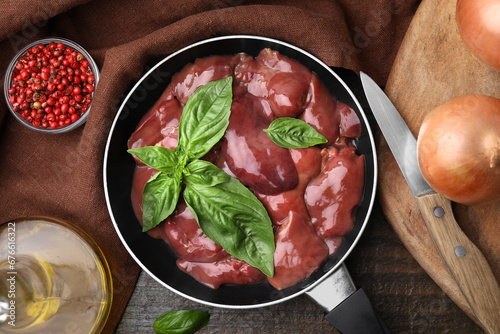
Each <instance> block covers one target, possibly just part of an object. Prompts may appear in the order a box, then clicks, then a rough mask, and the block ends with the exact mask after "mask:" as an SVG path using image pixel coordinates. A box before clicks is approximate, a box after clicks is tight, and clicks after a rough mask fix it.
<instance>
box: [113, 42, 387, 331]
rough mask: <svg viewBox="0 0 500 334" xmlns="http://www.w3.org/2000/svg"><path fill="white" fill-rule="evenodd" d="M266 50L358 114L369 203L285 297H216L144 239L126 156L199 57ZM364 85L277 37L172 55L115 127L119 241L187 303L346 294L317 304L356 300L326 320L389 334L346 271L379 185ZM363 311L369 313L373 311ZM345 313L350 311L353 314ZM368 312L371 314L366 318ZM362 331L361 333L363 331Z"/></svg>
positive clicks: (241, 293) (127, 102)
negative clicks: (150, 114)
mask: <svg viewBox="0 0 500 334" xmlns="http://www.w3.org/2000/svg"><path fill="white" fill-rule="evenodd" d="M263 48H271V49H273V50H276V51H279V52H280V53H281V54H283V55H285V56H287V57H289V58H291V59H294V60H296V61H298V62H300V63H302V64H303V65H304V66H306V67H308V68H309V69H310V70H311V71H313V72H315V73H316V74H317V75H318V76H319V77H320V78H321V80H322V81H323V83H324V84H325V85H326V87H328V89H329V90H330V92H331V94H332V95H333V96H334V97H335V98H336V99H337V100H339V101H342V102H344V103H346V104H347V105H349V106H350V107H351V108H353V109H354V110H355V112H356V113H357V115H358V117H359V119H360V120H361V124H362V129H363V130H362V134H361V137H360V138H359V139H358V140H357V142H356V146H357V149H358V151H359V153H360V154H363V155H364V156H365V164H366V166H365V189H364V194H363V199H362V203H361V205H360V206H359V207H358V208H357V211H356V220H355V223H354V226H353V228H352V230H351V231H350V232H349V233H348V234H347V235H346V236H345V237H344V239H343V241H342V243H341V246H340V248H339V249H338V251H337V252H336V253H335V254H333V255H332V256H330V257H329V258H328V260H327V261H326V262H325V263H324V264H323V265H322V266H321V267H320V268H319V269H318V270H317V271H316V272H315V273H313V274H312V275H311V276H310V277H309V278H307V279H305V280H303V281H301V282H299V283H297V284H296V285H294V286H291V287H289V288H286V289H284V290H281V291H277V290H276V289H274V288H273V287H272V286H271V285H269V284H268V283H261V284H257V285H244V286H222V287H220V288H219V289H217V290H213V289H210V288H208V287H206V286H204V285H202V284H200V283H198V282H197V281H196V280H195V279H193V278H192V277H191V276H189V275H187V274H185V273H184V272H182V271H181V270H179V269H178V268H177V266H176V259H177V256H176V254H175V253H174V252H173V251H172V250H171V249H170V247H169V246H168V245H167V244H166V243H165V242H164V241H163V240H156V239H153V238H151V237H149V236H148V235H147V234H146V233H143V232H141V226H140V224H139V222H138V221H137V219H136V217H135V215H134V212H133V210H132V205H131V201H130V192H131V187H132V178H133V172H134V167H135V162H134V159H133V158H132V156H131V155H130V154H128V153H127V151H126V150H127V140H128V138H129V136H130V135H131V134H132V132H133V131H134V130H135V128H136V126H137V124H138V122H139V120H140V119H141V117H142V116H143V115H144V114H145V113H146V112H147V111H148V110H149V109H150V107H151V106H152V105H153V104H154V103H155V102H156V101H157V99H158V98H159V97H160V95H161V94H162V93H163V91H164V89H165V88H166V87H167V85H168V84H169V82H170V79H171V77H172V76H173V75H174V74H175V73H177V72H179V71H180V70H181V69H182V68H183V67H184V66H185V65H187V64H188V63H191V62H194V60H195V59H196V58H201V57H207V56H211V55H216V54H217V55H226V54H227V55H234V54H237V53H240V52H245V53H247V54H249V55H251V56H254V57H256V56H257V55H258V53H259V52H260V50H262V49H263ZM340 75H342V76H343V77H344V78H347V80H348V81H351V83H350V84H349V85H348V84H347V83H346V82H345V81H344V80H343V79H341V77H340ZM357 79H358V77H357V75H356V74H354V72H349V71H346V70H342V69H336V70H335V71H334V70H333V69H331V68H330V67H328V66H326V65H325V64H324V63H322V62H321V61H320V60H319V59H317V58H316V57H314V56H313V55H311V54H309V53H307V52H305V51H303V50H301V49H299V48H297V47H295V46H293V45H290V44H287V43H284V42H281V41H278V40H274V39H270V38H265V37H258V36H248V35H244V36H224V37H217V38H213V39H209V40H205V41H201V42H198V43H195V44H192V45H190V46H188V47H186V48H184V49H181V50H179V51H177V52H175V53H173V54H171V55H169V56H168V57H166V58H165V59H163V60H162V61H160V62H159V63H158V64H156V65H155V66H154V67H153V68H152V69H151V70H149V71H148V72H147V73H146V74H145V75H144V76H143V77H142V78H141V79H140V80H139V82H138V83H137V84H136V85H135V86H134V87H133V88H132V89H131V91H130V93H129V94H128V95H127V96H126V98H125V99H124V101H123V104H122V105H121V107H120V109H119V110H118V113H117V115H116V117H115V120H114V122H113V125H112V127H111V130H110V134H109V137H108V141H107V145H106V150H105V157H104V190H105V195H106V201H107V204H108V209H109V213H110V215H111V218H112V220H113V223H114V225H115V228H116V231H117V233H118V235H119V237H120V238H121V240H122V242H123V244H124V245H125V247H126V248H127V250H128V251H129V253H130V254H131V255H132V257H133V258H134V259H135V260H136V261H137V263H138V264H139V265H140V266H141V267H142V268H143V269H144V270H145V271H146V272H147V273H148V274H149V275H151V276H152V277H153V278H155V279H156V280H157V281H158V282H160V283H161V284H163V285H164V286H166V287H167V288H169V289H171V290H172V291H174V292H176V293H178V294H180V295H182V296H184V297H186V298H189V299H191V300H194V301H197V302H200V303H203V304H207V305H212V306H219V307H226V308H254V307H262V306H267V305H272V304H276V303H279V302H283V301H285V300H288V299H290V298H293V297H296V296H298V295H300V294H302V293H304V292H306V293H307V294H308V295H310V296H312V297H313V298H315V299H318V298H317V297H315V296H320V298H321V297H324V296H325V292H324V289H325V288H326V289H327V290H335V289H336V290H338V289H340V290H342V291H343V292H341V293H340V295H339V292H337V293H333V295H332V296H331V300H330V299H329V297H327V300H318V302H319V303H320V304H321V305H323V306H324V307H325V308H326V309H327V311H328V312H330V311H331V309H332V308H333V307H334V306H336V305H337V304H339V302H340V301H342V300H344V298H345V297H349V296H351V297H352V298H347V301H344V302H341V303H340V305H339V306H338V307H337V308H336V309H335V310H333V311H332V312H330V314H329V315H328V316H327V318H328V319H329V320H330V321H331V322H332V323H333V324H334V325H335V326H336V327H337V329H339V330H340V331H342V332H349V331H350V327H352V326H351V323H352V325H356V326H357V328H353V330H354V331H353V333H356V334H358V333H362V332H363V331H362V330H364V329H366V330H367V331H366V333H377V332H383V330H382V329H380V328H383V327H384V326H383V324H382V325H380V323H379V322H378V321H377V318H376V317H375V316H374V315H373V314H372V309H371V305H370V304H369V301H368V300H367V298H366V295H365V294H364V292H363V291H362V290H358V291H356V292H354V291H355V289H354V286H353V284H352V282H349V274H348V273H347V271H346V269H345V266H344V265H343V261H344V260H345V258H346V257H347V256H348V255H349V253H350V252H351V251H352V249H353V248H354V246H355V244H356V243H357V241H358V240H359V238H360V236H361V234H362V232H363V230H364V228H365V226H366V224H367V222H368V218H369V215H370V212H371V209H372V205H373V201H374V197H375V188H376V180H377V168H376V166H377V162H376V153H375V144H374V141H373V137H372V133H371V130H370V126H369V123H368V120H367V117H366V114H365V111H366V107H364V103H363V102H364V95H362V93H361V90H358V88H357V87H356V81H357ZM350 87H351V88H350ZM360 96H361V98H360ZM342 277H343V278H342ZM339 283H341V284H339ZM342 284H343V285H342ZM335 285H336V286H335ZM330 286H331V289H330ZM339 286H340V288H339ZM346 289H347V290H346ZM352 292H354V293H352ZM342 293H343V294H344V296H342ZM330 294H331V293H330ZM360 298H361V299H360ZM357 299H360V300H361V301H359V300H357ZM335 300H336V301H335ZM348 300H350V302H348ZM363 303H365V304H366V305H365V304H363ZM349 305H351V306H349ZM363 305H365V306H366V307H367V309H366V310H365V309H364V308H363V307H364V306H363ZM345 307H348V308H347V311H346V310H345ZM350 307H354V309H353V310H351V309H350ZM343 308H344V309H343ZM339 312H340V314H341V315H340V317H339V320H338V321H336V320H335V319H333V320H332V318H336V313H339ZM346 312H347V313H346ZM366 312H368V313H367V314H364V313H366ZM356 314H358V315H359V314H361V316H362V318H366V317H368V318H366V319H364V320H363V319H361V321H360V320H356V321H347V324H346V325H347V327H343V326H345V324H342V323H341V322H345V321H344V320H346V319H349V316H353V315H356ZM369 319H371V320H373V323H369V322H366V321H368V320H369ZM360 324H361V327H359V325H360ZM377 328H379V330H377Z"/></svg>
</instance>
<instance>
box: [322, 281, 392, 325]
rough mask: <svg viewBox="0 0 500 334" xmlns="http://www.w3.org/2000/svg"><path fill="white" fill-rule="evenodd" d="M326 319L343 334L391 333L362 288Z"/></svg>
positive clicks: (332, 311)
mask: <svg viewBox="0 0 500 334" xmlns="http://www.w3.org/2000/svg"><path fill="white" fill-rule="evenodd" d="M326 319H327V320H328V321H330V323H331V324H332V325H333V326H334V327H335V328H336V329H337V330H338V331H339V332H340V333H343V334H365V333H366V334H379V333H380V334H384V333H390V332H389V330H388V329H387V327H386V326H385V324H384V322H383V321H382V319H381V318H380V317H379V316H378V314H377V312H375V309H374V308H373V306H372V304H371V302H370V300H369V299H368V296H367V295H366V293H365V291H364V290H363V289H362V288H360V289H358V290H357V291H356V292H354V293H353V294H352V295H350V296H349V297H347V299H346V300H344V301H343V302H342V303H341V304H340V305H339V306H337V307H336V308H334V309H333V310H331V311H330V312H329V313H328V314H327V315H326Z"/></svg>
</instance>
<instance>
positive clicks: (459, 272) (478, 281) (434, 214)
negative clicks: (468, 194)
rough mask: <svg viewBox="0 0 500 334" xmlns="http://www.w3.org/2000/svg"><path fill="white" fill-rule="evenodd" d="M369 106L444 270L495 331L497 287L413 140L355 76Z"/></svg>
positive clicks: (372, 88) (499, 319) (378, 95)
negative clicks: (422, 165)
mask: <svg viewBox="0 0 500 334" xmlns="http://www.w3.org/2000/svg"><path fill="white" fill-rule="evenodd" d="M360 78H361V83H362V86H363V89H364V91H365V95H366V98H367V100H368V104H369V105H370V108H371V110H372V112H373V114H374V116H375V119H376V121H377V123H378V125H379V127H380V130H381V131H382V134H383V135H384V137H385V139H386V141H387V144H388V145H389V148H390V149H391V151H392V154H393V155H394V157H395V159H396V162H397V163H398V165H399V168H400V169H401V172H402V173H403V176H404V178H405V180H406V182H407V183H408V186H409V187H410V190H411V192H412V194H413V196H414V197H415V200H416V202H417V204H418V207H419V209H420V211H421V213H422V216H423V217H424V221H425V224H426V226H427V229H428V231H429V234H430V235H431V238H432V240H433V242H434V244H435V246H436V248H437V250H438V252H439V254H440V256H441V258H442V259H443V261H444V263H445V265H446V267H447V268H448V271H449V272H450V274H451V276H452V277H453V279H454V280H455V282H456V283H457V285H458V287H459V289H460V291H461V292H462V294H463V295H464V297H465V299H466V300H467V302H468V304H469V306H470V308H471V310H472V312H473V313H474V315H475V316H476V317H477V319H478V320H479V322H480V324H481V325H482V326H483V329H484V330H485V331H486V332H487V333H500V287H499V285H498V282H497V280H496V278H495V275H494V274H493V271H492V270H491V267H490V266H489V264H488V262H487V260H486V259H485V257H484V255H483V254H482V253H481V251H480V250H479V249H478V248H477V247H476V246H475V245H474V244H473V243H472V242H471V241H470V240H469V239H468V238H467V236H466V235H465V234H464V233H463V232H462V230H461V229H460V227H459V225H458V224H457V222H456V220H455V218H454V216H453V212H452V208H451V203H450V201H449V200H448V199H446V198H445V197H444V196H442V195H439V194H437V193H436V192H435V191H434V190H433V189H432V188H431V187H430V186H429V185H428V184H427V182H426V181H425V180H424V178H423V176H422V174H421V172H420V169H419V167H418V162H417V141H416V139H415V137H414V136H413V134H412V132H411V131H410V129H409V128H408V126H407V125H406V123H405V121H404V120H403V118H402V117H401V115H400V114H399V112H398V111H397V110H396V108H395V107H394V105H393V104H392V102H391V101H390V100H389V98H388V97H387V96H386V95H385V93H384V92H383V91H382V89H381V88H380V87H379V86H378V85H377V84H376V83H375V82H374V81H373V80H372V79H371V78H370V77H369V76H368V75H366V74H365V73H363V72H361V73H360Z"/></svg>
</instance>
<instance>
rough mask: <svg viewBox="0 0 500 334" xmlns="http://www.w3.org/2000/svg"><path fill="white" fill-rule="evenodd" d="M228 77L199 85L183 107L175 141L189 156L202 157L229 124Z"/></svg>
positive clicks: (231, 93) (229, 86) (229, 80)
mask: <svg viewBox="0 0 500 334" xmlns="http://www.w3.org/2000/svg"><path fill="white" fill-rule="evenodd" d="M232 82H233V78H232V77H227V78H225V79H221V80H218V81H213V82H210V83H208V84H206V85H204V86H201V87H199V88H198V89H197V90H196V91H195V92H194V93H193V95H191V96H190V97H189V99H188V101H187V103H186V105H185V106H184V109H183V111H182V116H181V120H180V124H179V143H178V145H181V146H182V147H183V148H184V149H185V151H186V152H189V154H190V156H191V157H192V159H197V158H201V157H202V156H204V155H205V154H206V153H207V152H208V151H209V150H210V149H211V148H212V147H213V146H214V145H215V144H216V143H217V142H218V141H219V140H220V139H221V138H222V137H223V136H224V133H225V132H226V129H227V127H228V125H229V115H230V113H231V103H232V102H233V89H232Z"/></svg>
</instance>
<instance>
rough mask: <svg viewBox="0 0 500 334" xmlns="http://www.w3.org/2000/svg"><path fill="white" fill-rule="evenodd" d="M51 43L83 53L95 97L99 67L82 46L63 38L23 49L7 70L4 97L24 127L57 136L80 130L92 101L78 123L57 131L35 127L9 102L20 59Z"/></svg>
mask: <svg viewBox="0 0 500 334" xmlns="http://www.w3.org/2000/svg"><path fill="white" fill-rule="evenodd" d="M51 42H54V43H63V44H64V46H65V47H71V48H73V49H74V50H76V51H78V52H80V53H82V55H83V56H84V58H85V59H86V60H87V61H88V62H89V67H90V69H91V70H92V72H93V73H94V77H95V80H94V84H93V85H94V91H93V92H92V93H91V96H92V98H93V97H94V93H95V88H96V87H97V83H98V81H99V69H98V67H97V64H96V63H95V61H94V60H93V59H92V57H91V56H90V54H89V53H88V52H87V51H86V50H85V49H84V48H83V47H82V46H80V45H79V44H77V43H75V42H73V41H71V40H69V39H66V38H61V37H47V38H43V39H40V40H37V41H34V42H32V43H30V44H28V45H26V46H25V47H24V48H23V49H21V50H20V51H19V52H18V53H17V54H16V55H15V56H14V57H13V58H12V60H11V62H10V64H9V66H8V68H7V71H6V73H5V78H4V96H5V101H6V103H7V105H8V107H9V110H10V112H11V113H12V115H13V116H14V117H15V118H16V119H17V120H18V121H19V122H21V123H22V124H23V125H24V126H26V127H28V128H30V129H32V130H35V131H38V132H45V133H52V134H55V133H63V132H68V131H71V130H73V129H76V128H78V127H79V126H81V125H82V124H84V123H85V122H86V121H87V118H88V114H89V112H90V109H91V105H92V101H91V103H90V105H89V106H88V109H87V110H86V111H85V112H84V113H82V115H81V116H80V118H79V119H78V120H77V121H75V122H73V123H71V124H69V125H66V126H64V127H58V128H56V129H53V128H51V127H50V126H48V127H46V128H43V127H41V126H39V127H36V126H34V125H33V124H32V123H30V122H28V121H27V120H26V119H24V118H23V117H22V116H21V114H20V113H19V112H18V111H15V110H14V106H13V104H12V103H10V102H9V97H10V96H11V95H10V94H9V89H10V88H11V85H12V74H13V71H14V69H15V66H16V64H17V62H18V60H19V58H20V57H21V56H23V55H25V54H26V52H27V51H28V49H30V48H32V47H35V46H37V45H39V44H43V45H45V46H46V45H49V44H50V43H51Z"/></svg>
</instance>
